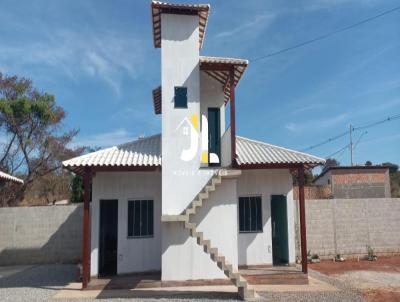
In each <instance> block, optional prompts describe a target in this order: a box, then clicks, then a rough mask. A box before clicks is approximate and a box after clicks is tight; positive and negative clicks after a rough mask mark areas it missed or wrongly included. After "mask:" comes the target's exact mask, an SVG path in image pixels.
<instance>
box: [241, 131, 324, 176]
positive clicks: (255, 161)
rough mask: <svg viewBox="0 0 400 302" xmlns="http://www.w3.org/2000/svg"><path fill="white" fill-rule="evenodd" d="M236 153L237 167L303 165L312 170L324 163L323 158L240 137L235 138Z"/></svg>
mask: <svg viewBox="0 0 400 302" xmlns="http://www.w3.org/2000/svg"><path fill="white" fill-rule="evenodd" d="M236 153H237V163H238V165H239V166H252V165H291V164H303V165H305V166H306V167H307V168H312V167H315V166H318V165H321V164H324V163H325V160H324V159H323V158H319V157H316V156H313V155H310V154H307V153H303V152H299V151H294V150H290V149H286V148H283V147H279V146H275V145H271V144H267V143H264V142H260V141H256V140H252V139H248V138H245V137H241V136H236Z"/></svg>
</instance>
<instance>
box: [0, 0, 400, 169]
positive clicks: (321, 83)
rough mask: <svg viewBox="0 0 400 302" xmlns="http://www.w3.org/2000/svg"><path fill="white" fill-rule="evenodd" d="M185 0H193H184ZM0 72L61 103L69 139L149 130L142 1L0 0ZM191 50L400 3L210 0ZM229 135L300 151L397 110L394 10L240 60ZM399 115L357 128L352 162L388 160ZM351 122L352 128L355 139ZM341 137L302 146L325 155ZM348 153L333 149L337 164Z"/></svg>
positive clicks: (228, 51) (276, 39)
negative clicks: (197, 44)
mask: <svg viewBox="0 0 400 302" xmlns="http://www.w3.org/2000/svg"><path fill="white" fill-rule="evenodd" d="M188 2H193V1H188ZM0 4H1V10H0V39H1V43H0V71H2V72H3V73H6V74H9V75H14V74H15V75H18V76H24V77H28V78H31V79H32V80H33V82H34V86H36V87H37V88H39V89H40V90H43V91H47V92H49V93H51V94H54V95H55V96H56V98H57V102H58V103H59V104H60V105H61V106H62V107H64V109H65V110H66V111H67V114H68V115H67V118H66V120H65V125H64V126H65V127H66V128H78V129H80V133H79V136H78V137H77V139H76V141H75V142H74V143H75V144H77V145H79V144H84V145H90V146H109V145H114V144H118V143H122V142H126V141H129V140H133V139H135V138H136V137H137V136H139V135H143V134H144V135H146V136H148V135H151V134H154V133H159V132H160V116H156V115H154V113H153V107H152V98H151V90H152V89H153V88H154V87H156V86H157V85H158V84H159V82H160V50H159V49H154V48H153V42H152V29H151V22H150V20H151V19H150V2H149V1H147V0H146V1H145V0H143V1H129V0H117V1H105V0H104V1H99V0H96V1H94V0H92V1H89V0H86V1H77V0H76V1H71V0H68V1H67V0H64V1H62V0H59V1H50V0H47V1H41V0H36V1H11V0H10V1H9V0H0ZM210 4H211V14H210V18H209V23H208V27H207V32H206V37H205V44H204V47H203V49H202V51H201V53H202V54H203V55H214V56H230V57H239V58H247V59H250V60H251V59H252V58H255V57H259V56H262V55H264V54H268V53H271V52H274V51H277V50H279V49H282V48H286V47H288V46H292V45H294V44H297V43H299V42H303V41H304V40H308V39H310V38H314V37H316V36H319V35H321V34H325V33H327V32H331V31H334V30H336V29H338V28H341V27H344V26H346V25H349V24H352V23H354V22H357V21H359V20H362V19H364V18H368V17H370V16H373V15H376V14H379V13H380V12H383V11H385V10H388V9H391V8H393V7H395V6H398V5H400V2H399V1H390V0H388V1H378V0H337V1H330V0H309V1H261V0H251V1H222V0H221V1H210ZM236 112H237V132H238V134H239V135H242V136H246V137H249V138H253V139H258V140H262V141H266V142H269V143H272V144H277V145H281V146H285V147H288V148H293V149H297V150H302V149H304V148H305V147H307V146H309V145H313V144H315V143H318V142H320V141H323V140H325V139H327V138H329V137H331V136H334V135H336V134H338V133H340V132H343V131H345V130H346V129H348V127H349V124H353V125H355V126H360V125H364V124H368V123H370V122H374V121H376V120H380V119H383V118H385V117H388V116H390V115H395V114H399V113H400V11H397V12H394V13H392V14H389V15H386V16H384V17H382V18H379V19H377V20H374V21H372V22H369V23H367V24H364V25H362V26H359V27H357V28H354V29H353V30H351V31H347V32H343V33H340V34H338V35H334V36H332V37H330V38H328V39H326V40H323V41H319V42H317V43H314V44H310V45H307V46H305V47H302V48H299V49H296V50H293V51H289V52H286V53H284V54H281V55H278V56H274V57H271V58H269V59H266V60H261V61H258V62H254V64H252V63H251V61H250V66H249V68H248V70H247V72H246V74H245V76H244V77H243V78H242V80H241V83H240V84H239V86H238V89H237V110H236ZM399 130H400V120H395V121H392V122H389V123H385V124H382V125H380V126H377V127H374V128H370V129H368V133H367V134H365V135H364V136H363V137H362V139H361V140H360V142H359V144H358V145H357V147H356V149H355V162H356V163H364V162H365V161H366V160H371V161H372V162H373V163H381V162H384V161H391V162H396V163H398V164H399V163H400V155H399V154H400V152H399V149H400V131H399ZM360 135H361V132H356V133H354V136H355V140H357V139H358V137H359V136H360ZM347 143H348V142H347V137H344V138H342V139H340V140H337V141H335V142H332V143H330V144H327V145H324V146H323V147H320V148H316V149H314V150H312V151H310V153H313V154H315V155H318V156H321V157H325V156H327V155H329V154H331V153H334V152H335V151H336V150H338V149H340V148H341V147H343V146H345V145H346V144H347ZM348 154H349V152H348V151H346V152H344V153H342V154H339V155H340V157H339V158H338V160H339V161H340V162H341V163H342V164H348V163H349V155H348Z"/></svg>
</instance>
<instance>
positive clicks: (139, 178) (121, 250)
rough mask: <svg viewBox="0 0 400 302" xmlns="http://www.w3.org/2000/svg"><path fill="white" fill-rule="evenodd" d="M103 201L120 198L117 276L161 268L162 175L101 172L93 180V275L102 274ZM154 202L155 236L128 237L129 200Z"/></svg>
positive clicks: (155, 173)
mask: <svg viewBox="0 0 400 302" xmlns="http://www.w3.org/2000/svg"><path fill="white" fill-rule="evenodd" d="M101 199H118V264H117V273H118V274H121V273H130V272H143V271H152V270H160V269H161V222H160V220H161V173H160V172H99V173H96V175H95V176H94V177H93V187H92V206H91V265H90V271H91V272H90V273H91V275H92V276H96V275H97V274H98V251H99V250H98V248H99V240H98V239H99V222H100V216H99V205H100V202H99V201H100V200H101ZM135 199H152V200H154V236H153V237H151V238H128V226H127V221H128V200H135Z"/></svg>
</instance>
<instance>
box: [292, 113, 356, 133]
mask: <svg viewBox="0 0 400 302" xmlns="http://www.w3.org/2000/svg"><path fill="white" fill-rule="evenodd" d="M348 117H349V115H348V114H347V113H342V114H339V115H336V116H332V117H325V118H321V119H310V120H308V121H305V122H303V123H293V122H292V123H288V124H286V125H285V126H284V127H285V129H287V130H289V131H292V132H298V131H306V130H309V129H323V128H329V127H333V126H336V125H338V124H343V123H344V122H345V121H346V120H347V119H348Z"/></svg>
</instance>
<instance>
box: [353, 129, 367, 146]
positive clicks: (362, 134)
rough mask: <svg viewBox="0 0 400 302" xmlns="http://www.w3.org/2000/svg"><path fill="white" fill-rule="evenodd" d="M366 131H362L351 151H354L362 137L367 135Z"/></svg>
mask: <svg viewBox="0 0 400 302" xmlns="http://www.w3.org/2000/svg"><path fill="white" fill-rule="evenodd" d="M367 133H368V131H364V132H363V133H361V135H360V137H359V138H358V140H357V141H356V143H355V144H354V147H353V150H355V149H356V148H357V145H358V143H359V142H360V140H361V139H362V137H363V136H364V135H365V134H367Z"/></svg>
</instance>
